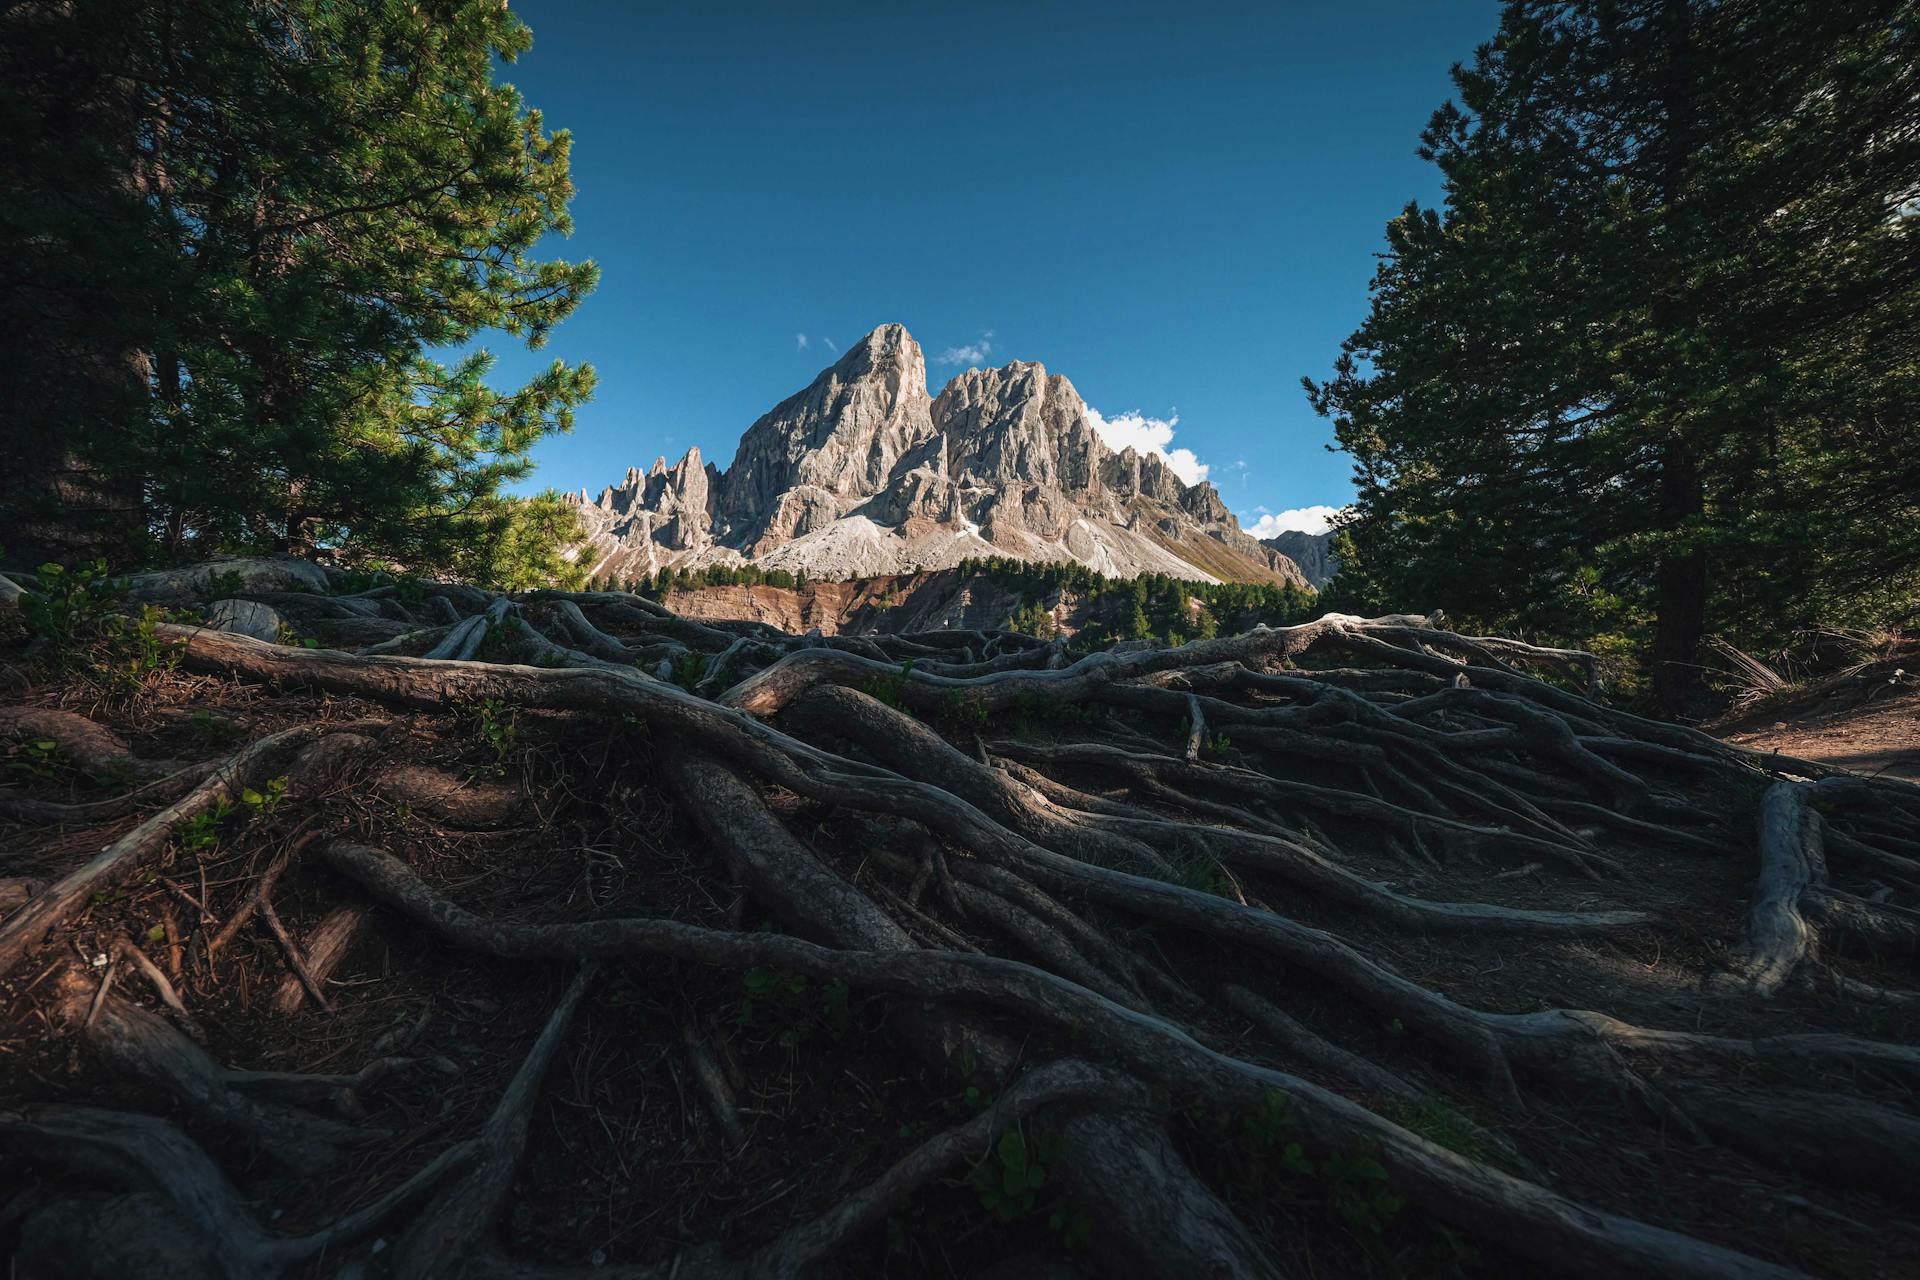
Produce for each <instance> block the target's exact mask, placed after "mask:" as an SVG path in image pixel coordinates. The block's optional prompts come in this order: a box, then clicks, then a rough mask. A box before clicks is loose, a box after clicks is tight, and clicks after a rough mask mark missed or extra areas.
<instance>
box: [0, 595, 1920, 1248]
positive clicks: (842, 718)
mask: <svg viewBox="0 0 1920 1280" xmlns="http://www.w3.org/2000/svg"><path fill="white" fill-rule="evenodd" d="M436 598H438V599H444V600H446V601H447V604H446V607H445V608H444V609H441V608H439V607H437V606H436V607H435V608H434V609H431V610H430V609H428V608H426V607H425V606H424V605H423V604H422V603H421V602H419V601H405V602H402V601H399V600H397V599H395V598H394V596H393V595H392V593H391V592H389V593H388V594H387V595H386V596H380V595H378V594H374V595H373V597H372V600H371V602H370V603H371V604H374V605H378V606H379V608H380V610H381V614H382V616H389V615H391V616H392V619H393V621H395V622H397V623H399V624H400V626H399V627H398V631H399V633H400V634H398V635H396V636H394V637H393V639H392V640H391V641H390V640H387V639H383V638H381V637H380V636H379V635H378V634H369V633H356V632H355V631H354V628H355V627H356V626H359V625H360V624H359V623H355V622H353V621H352V620H353V619H358V618H365V617H366V616H368V615H367V614H365V613H364V612H363V609H364V608H365V607H366V605H367V603H369V602H368V601H366V600H364V598H363V597H342V598H338V600H337V601H334V600H330V598H327V597H316V598H314V599H313V600H310V601H306V602H294V601H289V600H281V601H279V603H280V604H282V605H284V606H286V607H287V608H288V609H289V610H293V609H297V608H305V609H308V610H309V611H310V612H311V613H312V614H313V615H314V616H316V617H318V616H322V615H328V614H337V615H338V616H339V617H340V618H341V619H342V624H341V627H340V629H339V630H338V631H337V632H336V633H335V634H334V635H333V636H332V637H331V642H332V643H334V644H336V645H339V646H340V647H338V648H312V647H306V646H302V645H298V644H291V645H290V644H267V643H262V642H259V641H254V640H248V639H245V638H242V637H236V636H231V635H224V634H220V633H215V632H210V631H205V630H201V629H198V628H193V627H186V626H166V627H164V628H163V636H164V638H165V639H166V640H167V642H168V643H170V644H178V645H180V646H181V648H180V649H179V650H178V653H179V659H180V660H179V663H178V665H177V666H175V667H173V668H172V669H167V670H161V671H157V672H154V673H152V674H150V675H149V676H148V677H147V678H145V679H144V681H143V682H142V683H141V685H140V687H139V689H138V691H137V692H136V693H133V694H132V695H130V696H123V695H113V696H106V695H103V693H102V691H101V688H100V686H99V685H98V684H97V683H96V682H94V681H92V680H91V679H89V678H87V677H85V676H84V675H72V676H65V677H61V676H50V675H48V674H46V673H45V672H44V671H41V670H40V669H38V668H36V667H34V666H33V665H32V663H31V661H29V655H27V654H25V652H24V651H21V652H20V653H19V654H17V655H16V663H15V665H14V666H13V668H12V670H13V671H14V673H15V683H14V686H13V693H12V694H11V695H10V697H9V700H8V702H9V705H8V706H7V707H5V708H0V714H4V717H5V725H4V727H5V728H6V730H7V732H8V734H9V737H10V747H9V750H10V752H11V754H10V756H9V763H10V765H12V766H13V767H12V768H10V769H9V779H8V781H9V785H8V786H7V787H5V788H4V790H0V813H3V814H4V815H5V817H4V820H5V823H6V825H5V826H4V827H0V844H3V845H4V848H5V850H6V854H5V859H6V860H5V862H4V864H0V876H4V877H9V878H8V879H0V889H3V890H4V891H5V893H6V894H7V895H8V896H7V897H6V898H5V899H4V900H0V913H6V912H11V914H8V915H4V916H0V974H3V975H4V977H3V978H0V1019H4V1021H3V1022H0V1099H4V1105H5V1107H6V1108H7V1110H6V1111H5V1112H4V1113H3V1114H0V1149H3V1150H4V1151H5V1152H6V1155H7V1159H6V1162H5V1164H4V1171H0V1194H6V1195H8V1196H9V1197H10V1208H9V1210H8V1211H7V1212H6V1214H5V1215H4V1217H3V1218H0V1231H4V1232H5V1233H6V1235H5V1236H4V1242H5V1245H6V1247H7V1248H8V1249H9V1250H12V1251H13V1252H14V1253H15V1255H16V1256H17V1259H18V1260H19V1265H20V1268H21V1269H20V1272H19V1274H21V1275H23V1276H31V1275H34V1274H55V1271H54V1270H53V1269H52V1263H51V1261H50V1260H51V1259H53V1258H56V1257H57V1258H63V1259H75V1258H78V1259H82V1260H84V1261H86V1262H87V1264H88V1265H91V1266H94V1267H95V1268H96V1271H100V1272H102V1273H104V1271H105V1270H111V1268H112V1266H114V1265H118V1266H122V1267H123V1268H131V1270H128V1271H123V1273H126V1274H132V1273H134V1272H137V1273H139V1274H143V1275H176V1274H177V1275H189V1274H207V1273H210V1272H211V1273H224V1274H231V1275H242V1274H248V1275H259V1274H285V1275H333V1274H356V1275H379V1274H393V1275H415V1274H442V1273H444V1274H477V1275H496V1274H498V1275H505V1274H527V1273H528V1272H526V1271H524V1270H522V1268H526V1267H534V1268H539V1270H538V1272H537V1273H538V1274H541V1275H556V1276H557V1275H563V1274H568V1273H570V1271H571V1269H575V1268H578V1269H579V1270H580V1274H581V1275H583V1276H585V1275H588V1274H593V1275H620V1276H640V1275H655V1274H658V1275H661V1276H666V1275H670V1274H671V1275H677V1276H681V1277H685V1276H690V1275H744V1274H766V1275H774V1274H790V1273H792V1272H793V1271H795V1270H798V1269H811V1271H812V1273H814V1274H824V1275H845V1276H865V1275H876V1274H887V1275H900V1276H920V1275H954V1276H970V1275H981V1274H998V1275H1005V1276H1014V1275H1020V1276H1029V1275H1112V1274H1119V1273H1121V1271H1123V1270H1124V1271H1125V1272H1126V1273H1128V1274H1164V1275H1174V1274H1183V1273H1184V1274H1221V1275H1290V1276H1324V1277H1334V1276H1347V1275H1401V1274H1420V1275H1494V1274H1503V1275H1504V1274H1516V1273H1520V1274H1539V1273H1542V1272H1564V1273H1567V1274H1589V1275H1619V1274H1676V1275H1697V1276H1734V1275H1741V1276H1748V1275H1773V1276H1780V1275H1789V1274H1800V1273H1805V1274H1814V1275H1824V1276H1835V1277H1839V1276H1901V1275H1914V1274H1920V1229H1916V1226H1915V1219H1914V1217H1913V1215H1912V1208H1913V1206H1912V1200H1911V1193H1912V1188H1913V1187H1915V1186H1920V1179H1916V1178H1914V1177H1913V1176H1912V1175H1913V1174H1915V1173H1920V1168H1916V1166H1920V1143H1916V1142H1915V1141H1913V1139H1914V1138H1915V1137H1916V1136H1920V1120H1916V1119H1915V1118H1914V1112H1915V1109H1914V1102H1913V1098H1914V1090H1915V1088H1916V1087H1920V1049H1916V1048H1915V1047H1914V1046H1916V1045H1920V1001H1917V1000H1916V997H1915V996H1914V995H1913V994H1912V991H1911V988H1912V987H1913V986H1914V983H1915V978H1914V975H1913V967H1914V963H1915V955H1914V945H1913V944H1914V940H1915V937H1916V936H1917V935H1916V929H1915V924H1914V921H1915V919H1916V915H1915V908H1916V906H1920V902H1916V899H1915V893H1916V890H1920V866H1916V865H1915V863H1916V860H1917V859H1920V845H1916V844H1915V842H1914V835H1913V832H1914V822H1913V819H1914V817H1915V815H1916V814H1920V792H1916V791H1915V790H1914V789H1911V788H1908V787H1906V786H1904V785H1903V784H1893V783H1868V782H1862V781H1859V780H1857V779H1852V778H1848V777H1845V776H1839V775H1833V774H1831V771H1828V770H1822V769H1820V768H1818V767H1816V766H1811V765H1806V764H1804V763H1802V762H1796V761H1793V760H1790V759H1786V758H1782V759H1780V760H1775V761H1772V762H1761V761H1759V760H1757V759H1756V758H1754V757H1748V756H1743V755H1739V754H1737V753H1735V752H1733V751H1730V750H1728V749H1727V748H1724V747H1720V746H1718V745H1716V744H1714V743H1713V742H1712V741H1711V740H1710V739H1708V738H1706V737H1705V736H1704V735H1700V734H1696V733H1693V732H1692V731H1689V730H1684V729H1679V728H1677V727H1674V726H1662V725H1659V724H1657V723H1656V722H1651V721H1643V720H1640V719H1638V718H1636V717H1632V716H1627V715H1625V714H1624V713H1621V712H1618V711H1616V710H1613V709H1610V708H1607V707H1606V706H1605V705H1604V704H1602V703H1599V702H1594V701H1590V700H1588V699H1586V698H1585V697H1583V696H1582V695H1581V694H1580V693H1579V692H1577V689H1578V687H1579V686H1580V684H1581V675H1580V662H1579V658H1578V655H1561V654H1556V653H1553V652H1552V651H1536V650H1527V649H1526V648H1525V647H1524V646H1509V645H1507V644H1506V642H1501V641H1495V640H1490V639H1484V638H1482V639H1471V638H1466V637H1458V636H1453V635H1451V633H1447V632H1445V631H1442V630H1440V629H1438V628H1436V627H1433V626H1432V625H1430V624H1428V623H1427V622H1426V621H1425V620H1419V619H1381V620H1372V621H1367V620H1359V619H1339V618H1332V619H1327V620H1322V621H1320V622H1317V623H1312V624H1307V625H1305V626H1302V627H1297V628H1288V629H1283V630H1276V631H1267V630H1260V631H1255V632H1250V633H1247V634H1246V635H1242V636H1234V637H1225V638H1222V639H1221V640H1217V641H1207V642H1200V643H1196V644H1192V645H1188V646H1184V647H1182V648H1179V649H1165V648H1154V647H1151V646H1133V647H1124V648H1122V649H1119V650H1114V651H1103V652H1100V653H1092V654H1076V653H1072V652H1069V651H1067V650H1066V649H1065V648H1064V647H1063V646H1060V645H1047V644H1044V643H1042V642H1040V641H1037V640H1033V639H1032V638H1031V637H1025V636H1015V635H1012V634H1011V633H984V632H973V633H960V632H954V633H940V634H938V635H936V634H934V633H923V634H921V635H918V636H899V637H875V638H870V639H852V638H849V639H843V640H841V641H839V643H838V646H837V647H823V642H822V641H820V640H818V639H815V640H812V641H809V640H807V639H805V638H798V637H783V636H779V635H777V634H774V633H770V632H768V631H766V630H764V629H762V628H757V627H754V626H752V625H751V624H747V625H740V626H735V627H731V628H728V627H722V626H718V625H715V624H711V623H708V624H700V623H691V622H688V621H687V620H684V619H678V618H675V617H673V616H672V615H671V614H668V613H667V612H666V611H665V610H663V609H661V608H660V607H659V606H657V605H652V604H651V603H650V602H640V601H638V600H637V599H635V598H631V597H620V596H619V595H618V593H598V594H595V593H579V594H576V595H573V596H562V595H559V594H555V593H541V594H539V595H536V596H531V597H525V598H521V599H518V600H515V601H511V602H509V601H507V600H505V599H504V598H497V597H487V596H483V595H482V594H481V593H477V592H467V593H464V594H463V593H462V592H461V591H457V590H453V591H449V592H448V593H447V594H446V595H443V596H440V597H436ZM388 601H392V607H391V608H389V607H388V604H387V602H388ZM436 615H438V616H440V617H441V618H443V619H452V620H451V621H448V620H441V621H432V619H433V618H434V617H435V616H436ZM474 619H485V620H486V621H484V622H482V623H481V624H479V625H477V626H468V625H467V624H468V623H469V622H471V621H472V620H474ZM301 625H302V627H303V628H310V629H311V630H312V631H314V632H315V633H324V631H323V629H322V628H321V627H319V625H318V624H317V623H302V624H301ZM463 626H466V631H465V632H464V633H462V632H461V630H460V629H461V627H463ZM380 630H381V629H380V628H374V632H376V633H377V632H378V631H380ZM348 635H354V637H355V638H356V639H358V640H359V641H361V645H360V647H362V648H366V647H376V648H379V649H381V650H382V652H381V653H379V654H372V655H368V654H360V655H356V654H354V653H352V652H350V651H348V649H347V647H346V637H347V636H348ZM454 636H462V637H463V638H461V639H460V640H459V643H458V644H456V645H453V646H452V647H449V648H447V649H446V650H445V651H444V652H440V647H441V646H443V645H447V644H448V641H449V639H450V637H454ZM468 641H471V647H465V646H466V645H467V642H468ZM883 646H892V648H891V649H888V648H886V647H883ZM942 646H948V647H945V648H943V647H942ZM427 652H438V653H439V656H436V657H430V658H429V657H420V656H408V654H409V653H414V654H421V653H427ZM621 658H624V659H625V660H624V662H623V661H620V660H619V659H621ZM636 664H637V665H636ZM1528 667H1533V668H1538V669H1540V670H1541V671H1543V673H1544V674H1546V675H1548V676H1550V677H1551V680H1550V681H1549V680H1541V679H1536V678H1534V677H1533V676H1531V675H1528V674H1525V673H1524V671H1523V668H1528ZM661 677H667V678H665V679H663V678H661ZM709 677H712V678H711V679H709ZM682 686H688V687H682ZM42 743H53V744H54V745H53V746H50V747H48V746H42V745H40V744H42ZM1769 745H1770V744H1769ZM1796 779H1797V780H1796ZM103 851H105V852H103ZM1794 867H1799V868H1801V869H1802V870H1801V871H1800V872H1798V873H1795V872H1794V871H1793V868H1794ZM1809 867H1813V868H1814V869H1815V870H1814V873H1813V874H1812V875H1811V876H1809V875H1808V873H1807V872H1806V870H1805V869H1806V868H1809ZM1796 874H1797V875H1798V876H1799V878H1798V879H1795V875H1796ZM1783 876H1784V877H1785V878H1784V879H1782V878H1781V877H1783ZM1783 885H1784V886H1785V887H1784V888H1783V887H1782V886H1783ZM1595 1011H1597V1012H1595ZM108 1194H112V1195H114V1196H117V1197H119V1198H118V1200H115V1201H107V1200H104V1199H103V1198H102V1197H103V1196H106V1195H108ZM107 1213H114V1214H118V1215H120V1217H119V1218H116V1219H115V1220H116V1221H125V1222H127V1223H130V1224H132V1225H130V1226H128V1227H127V1228H125V1229H124V1230H120V1231H115V1232H103V1231H101V1230H100V1227H101V1225H102V1224H103V1223H104V1222H106V1221H107V1218H105V1217H104V1216H103V1215H104V1214H107ZM36 1268H38V1270H36ZM1183 1268H1187V1270H1185V1271H1184V1272H1183ZM89 1274H91V1273H89Z"/></svg>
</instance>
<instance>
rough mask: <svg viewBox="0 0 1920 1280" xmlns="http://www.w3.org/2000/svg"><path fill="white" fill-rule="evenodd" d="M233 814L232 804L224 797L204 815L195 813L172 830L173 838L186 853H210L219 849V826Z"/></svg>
mask: <svg viewBox="0 0 1920 1280" xmlns="http://www.w3.org/2000/svg"><path fill="white" fill-rule="evenodd" d="M232 812H233V804H232V803H231V802H230V801H228V800H226V799H225V798H224V797H223V798H222V799H220V800H217V801H215V802H214V806H213V808H211V809H209V810H207V811H206V812H205V813H196V814H195V815H194V816H193V817H191V818H188V819H187V820H186V821H185V822H182V823H181V824H180V825H179V826H177V827H175V828H174V829H173V838H174V839H175V840H176V841H178V842H179V845H180V848H181V849H182V850H183V851H185V852H187V853H211V852H213V850H215V849H217V848H219V847H220V825H221V824H222V823H224V822H225V821H226V820H227V816H228V815H229V814H231V813H232Z"/></svg>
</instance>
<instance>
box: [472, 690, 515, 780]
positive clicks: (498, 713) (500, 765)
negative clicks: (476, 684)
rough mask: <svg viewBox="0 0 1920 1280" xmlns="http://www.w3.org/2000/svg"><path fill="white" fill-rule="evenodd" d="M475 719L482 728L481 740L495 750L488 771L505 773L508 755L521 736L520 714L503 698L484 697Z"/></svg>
mask: <svg viewBox="0 0 1920 1280" xmlns="http://www.w3.org/2000/svg"><path fill="white" fill-rule="evenodd" d="M475 719H476V721H477V723H478V726H479V729H480V740H481V741H482V742H484V743H486V744H487V747H488V748H489V749H490V750H491V751H492V752H493V762H492V763H491V764H490V765H488V766H487V770H488V772H490V773H494V774H501V773H505V772H506V769H507V756H508V755H509V754H510V753H511V752H512V751H513V744H514V740H515V739H516V738H518V737H519V736H520V720H519V716H518V715H517V714H516V713H515V712H514V711H513V710H512V708H510V707H508V706H507V704H506V703H505V702H503V701H502V700H501V699H499V698H483V699H481V702H480V709H479V711H478V712H476V713H475Z"/></svg>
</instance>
